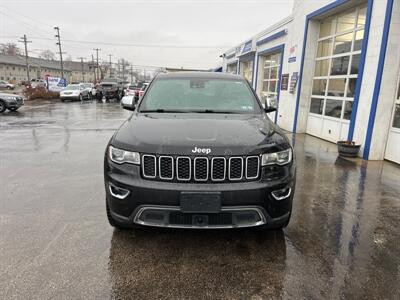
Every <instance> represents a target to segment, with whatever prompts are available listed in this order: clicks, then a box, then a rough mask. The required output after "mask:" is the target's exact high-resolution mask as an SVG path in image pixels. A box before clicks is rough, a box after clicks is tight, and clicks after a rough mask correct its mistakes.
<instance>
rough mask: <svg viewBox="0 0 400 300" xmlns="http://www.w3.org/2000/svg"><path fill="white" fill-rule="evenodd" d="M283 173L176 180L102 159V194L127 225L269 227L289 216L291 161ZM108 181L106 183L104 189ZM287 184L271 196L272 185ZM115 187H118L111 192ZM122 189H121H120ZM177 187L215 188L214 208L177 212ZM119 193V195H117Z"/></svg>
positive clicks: (276, 187)
mask: <svg viewBox="0 0 400 300" xmlns="http://www.w3.org/2000/svg"><path fill="white" fill-rule="evenodd" d="M285 168H287V170H286V171H287V172H285V174H286V175H285V176H284V177H282V178H279V179H274V180H264V179H262V178H261V179H260V180H258V181H251V182H235V183H181V182H163V181H151V180H146V179H143V178H142V177H141V171H140V166H137V165H132V164H122V165H118V164H115V163H113V162H111V161H110V160H109V159H108V158H107V157H106V158H105V162H104V171H105V172H104V179H105V187H106V198H107V199H106V200H107V204H108V206H109V209H110V214H111V216H112V217H113V218H114V219H115V220H116V221H118V222H119V223H122V224H124V225H127V226H132V225H133V224H139V225H146V226H157V227H172V228H240V227H252V226H260V225H264V226H266V227H275V226H279V225H280V224H284V223H285V222H286V221H287V220H288V218H289V217H290V213H291V209H292V200H293V194H294V190H295V168H294V165H293V164H292V165H290V166H286V167H285ZM110 187H112V189H110ZM282 189H288V191H289V189H290V192H289V194H288V195H287V197H285V198H284V199H281V200H277V199H276V197H274V196H273V195H272V192H273V191H277V190H282ZM116 191H122V194H117V193H116ZM124 191H127V192H126V195H123V194H124ZM181 192H219V193H220V195H221V212H220V213H208V214H207V213H190V214H189V213H182V212H181V210H180V199H181ZM121 195H122V196H121Z"/></svg>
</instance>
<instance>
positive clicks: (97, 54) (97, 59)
mask: <svg viewBox="0 0 400 300" xmlns="http://www.w3.org/2000/svg"><path fill="white" fill-rule="evenodd" d="M93 50H95V51H96V68H97V78H99V79H100V76H99V51H100V50H101V49H100V48H94V49H93Z"/></svg>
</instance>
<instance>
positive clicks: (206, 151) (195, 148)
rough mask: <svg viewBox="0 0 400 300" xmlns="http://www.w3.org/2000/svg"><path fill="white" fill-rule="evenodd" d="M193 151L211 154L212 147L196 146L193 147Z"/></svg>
mask: <svg viewBox="0 0 400 300" xmlns="http://www.w3.org/2000/svg"><path fill="white" fill-rule="evenodd" d="M192 153H203V154H209V153H211V149H210V148H197V147H194V149H192Z"/></svg>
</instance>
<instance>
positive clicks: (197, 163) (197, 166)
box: [194, 157, 209, 181]
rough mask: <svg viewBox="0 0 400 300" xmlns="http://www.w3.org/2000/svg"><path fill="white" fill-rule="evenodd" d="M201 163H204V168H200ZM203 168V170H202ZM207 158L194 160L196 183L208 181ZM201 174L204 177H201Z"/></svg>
mask: <svg viewBox="0 0 400 300" xmlns="http://www.w3.org/2000/svg"><path fill="white" fill-rule="evenodd" d="M201 161H203V162H206V165H205V166H202V165H200V164H202V163H201ZM204 167H205V169H204ZM208 172H209V168H208V158H207V157H195V159H194V180H196V181H207V180H208ZM203 173H205V175H204V176H203Z"/></svg>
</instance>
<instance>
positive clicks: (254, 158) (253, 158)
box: [245, 156, 260, 179]
mask: <svg viewBox="0 0 400 300" xmlns="http://www.w3.org/2000/svg"><path fill="white" fill-rule="evenodd" d="M252 161H255V163H254V162H253V163H252ZM251 164H253V165H251ZM254 165H255V166H256V175H253V176H251V174H250V175H249V173H251V172H254V170H253V168H254ZM245 170H246V179H256V178H258V175H259V173H260V157H259V156H248V157H246V167H245Z"/></svg>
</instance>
